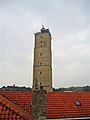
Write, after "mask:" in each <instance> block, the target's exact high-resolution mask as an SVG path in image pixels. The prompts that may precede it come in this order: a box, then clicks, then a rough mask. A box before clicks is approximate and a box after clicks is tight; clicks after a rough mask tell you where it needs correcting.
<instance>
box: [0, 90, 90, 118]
mask: <svg viewBox="0 0 90 120" xmlns="http://www.w3.org/2000/svg"><path fill="white" fill-rule="evenodd" d="M0 94H1V95H2V96H3V97H5V98H7V99H8V100H9V101H12V102H13V103H14V104H15V105H17V106H19V107H20V108H22V109H23V110H25V111H27V112H29V114H30V113H31V112H32V109H31V108H30V102H31V101H32V93H31V92H14V91H13V92H12V91H0ZM46 99H47V106H46V107H47V108H46V109H47V111H46V113H47V118H78V117H90V92H48V93H47V97H46ZM75 102H80V106H77V105H76V104H75Z"/></svg>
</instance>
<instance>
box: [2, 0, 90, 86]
mask: <svg viewBox="0 0 90 120" xmlns="http://www.w3.org/2000/svg"><path fill="white" fill-rule="evenodd" d="M89 6H90V1H89V0H79V1H78V0H73V1H72V0H68V1H67V0H53V1H52V0H49V1H48V0H46V1H42V0H39V1H37V0H27V1H24V0H19V1H18V0H15V1H12V0H8V1H7V0H3V1H1V0H0V86H3V85H12V84H14V83H15V84H16V85H20V86H24V85H26V86H32V80H33V77H32V76H33V53H34V33H35V32H37V31H39V30H40V28H41V25H42V24H45V25H46V26H45V27H46V28H49V29H50V31H51V34H52V51H53V83H54V84H53V86H55V87H61V86H72V85H75V86H77V85H89V84H90V75H89V71H90V15H89V14H90V8H89Z"/></svg>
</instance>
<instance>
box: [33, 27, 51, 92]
mask: <svg viewBox="0 0 90 120" xmlns="http://www.w3.org/2000/svg"><path fill="white" fill-rule="evenodd" d="M40 86H43V87H44V89H45V90H46V91H49V92H51V91H52V52H51V34H50V31H49V29H45V28H44V26H42V29H41V31H40V32H37V33H35V46H34V65H33V89H36V88H38V87H40Z"/></svg>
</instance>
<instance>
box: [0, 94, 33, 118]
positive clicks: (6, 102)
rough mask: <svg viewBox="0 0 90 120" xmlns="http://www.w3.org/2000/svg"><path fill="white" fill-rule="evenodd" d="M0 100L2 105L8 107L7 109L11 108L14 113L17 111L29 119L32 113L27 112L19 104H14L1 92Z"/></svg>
mask: <svg viewBox="0 0 90 120" xmlns="http://www.w3.org/2000/svg"><path fill="white" fill-rule="evenodd" d="M0 102H1V103H2V104H3V105H5V106H6V107H8V108H9V109H11V110H13V111H14V112H15V113H17V114H19V115H20V116H22V117H23V118H25V119H28V120H31V118H32V115H31V114H30V113H29V112H27V111H26V110H24V109H23V108H21V107H20V106H18V105H16V104H15V103H13V102H12V101H10V100H8V99H7V98H5V97H4V96H2V95H1V94H0Z"/></svg>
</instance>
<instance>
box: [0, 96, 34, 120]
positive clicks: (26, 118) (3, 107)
mask: <svg viewBox="0 0 90 120" xmlns="http://www.w3.org/2000/svg"><path fill="white" fill-rule="evenodd" d="M10 119H15V120H32V118H31V115H30V113H28V112H27V111H25V110H24V109H22V108H21V107H19V106H17V105H16V104H14V103H13V102H11V101H10V100H8V99H7V98H5V97H3V96H2V95H0V120H10Z"/></svg>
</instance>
